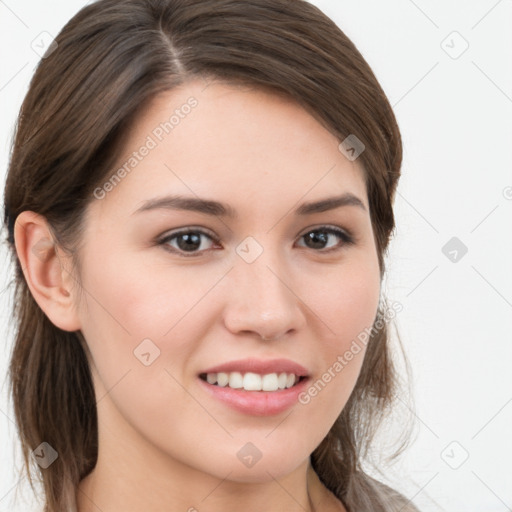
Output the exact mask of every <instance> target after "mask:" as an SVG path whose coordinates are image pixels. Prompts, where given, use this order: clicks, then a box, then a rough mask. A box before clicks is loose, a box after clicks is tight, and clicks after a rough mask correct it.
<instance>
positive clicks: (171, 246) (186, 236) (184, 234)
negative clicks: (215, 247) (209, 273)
mask: <svg viewBox="0 0 512 512" xmlns="http://www.w3.org/2000/svg"><path fill="white" fill-rule="evenodd" d="M204 238H207V239H209V240H212V241H213V242H218V240H217V239H215V238H214V237H212V236H211V235H209V234H208V233H206V232H204V231H201V230H198V229H196V230H191V229H188V230H183V231H178V232H176V233H172V234H169V235H167V236H165V237H164V238H162V239H160V241H159V242H158V243H159V244H160V245H163V246H164V247H165V248H166V249H167V250H169V251H171V252H174V253H178V254H180V253H181V254H180V255H181V256H196V255H200V254H201V253H202V252H204V251H206V250H208V247H206V248H205V247H204V245H205V243H204V242H203V240H204ZM206 245H207V243H206ZM199 249H201V250H199ZM186 253H188V254H186Z"/></svg>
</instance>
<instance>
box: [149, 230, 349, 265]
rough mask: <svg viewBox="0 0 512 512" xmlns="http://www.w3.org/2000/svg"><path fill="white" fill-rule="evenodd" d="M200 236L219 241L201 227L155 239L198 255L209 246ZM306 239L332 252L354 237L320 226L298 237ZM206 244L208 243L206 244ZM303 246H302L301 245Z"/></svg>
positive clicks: (316, 247)
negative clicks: (330, 242) (333, 240)
mask: <svg viewBox="0 0 512 512" xmlns="http://www.w3.org/2000/svg"><path fill="white" fill-rule="evenodd" d="M202 237H204V238H206V239H208V240H210V241H213V242H214V243H217V244H218V243H219V242H220V240H219V239H218V238H217V237H215V236H214V235H211V234H209V233H207V232H205V231H203V230H201V229H193V228H187V229H184V230H181V231H177V232H175V233H170V234H168V235H166V236H164V237H162V238H160V239H159V240H158V241H157V244H158V245H162V246H164V248H165V249H166V250H167V251H170V252H172V253H175V254H178V255H180V256H183V257H195V256H200V255H201V254H202V253H203V252H204V251H208V250H209V249H211V247H205V246H204V244H203V240H202ZM330 238H331V239H335V238H338V240H341V242H340V241H338V243H335V245H334V246H332V244H331V246H329V239H330ZM299 239H304V240H305V241H306V248H309V249H314V250H315V251H316V252H322V253H325V252H332V251H336V250H341V249H342V248H343V247H344V246H346V245H351V244H354V238H353V236H352V235H351V234H349V233H348V232H346V231H343V230H341V229H339V228H335V227H331V226H321V227H319V228H315V229H312V230H309V231H308V232H307V233H305V234H304V235H302V236H301V237H299ZM206 245H207V246H208V244H206ZM302 247H304V246H302Z"/></svg>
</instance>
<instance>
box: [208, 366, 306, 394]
mask: <svg viewBox="0 0 512 512" xmlns="http://www.w3.org/2000/svg"><path fill="white" fill-rule="evenodd" d="M199 378H200V379H201V380H203V381H204V382H207V383H208V384H211V385H213V386H217V387H221V388H231V389H238V390H240V391H264V392H278V391H283V390H285V389H290V388H293V387H295V386H297V385H298V384H299V383H301V382H302V381H304V380H306V379H307V377H306V376H303V375H302V376H301V375H296V374H294V373H286V372H281V373H265V374H259V373H254V372H245V373H243V372H237V371H234V372H216V373H215V372H212V373H201V374H199Z"/></svg>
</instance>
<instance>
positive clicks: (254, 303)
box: [224, 250, 306, 341]
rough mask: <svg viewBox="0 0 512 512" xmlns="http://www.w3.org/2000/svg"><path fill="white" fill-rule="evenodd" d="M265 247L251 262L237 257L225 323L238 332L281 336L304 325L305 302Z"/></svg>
mask: <svg viewBox="0 0 512 512" xmlns="http://www.w3.org/2000/svg"><path fill="white" fill-rule="evenodd" d="M269 253H270V250H266V251H264V252H263V254H261V255H260V256H259V258H257V259H256V260H255V261H253V262H252V263H247V262H246V261H244V260H243V259H241V258H237V261H236V262H235V268H233V269H232V271H231V272H230V273H229V274H228V275H229V276H230V283H229V284H228V287H229V288H228V289H229V292H228V293H229V297H228V299H227V301H226V303H225V309H224V323H225V326H226V328H227V329H228V330H229V331H231V332H232V333H234V334H237V335H240V334H242V335H244V334H245V335H253V336H256V337H258V338H261V339H264V340H267V341H268V340H275V339H280V338H282V337H283V336H285V335H286V334H291V333H292V332H296V331H299V330H300V329H301V328H302V327H303V325H304V324H305V321H306V320H305V316H304V312H303V308H304V303H303V301H302V300H301V299H300V297H299V296H298V295H297V293H296V292H294V283H293V279H292V278H291V277H290V276H291V275H292V274H291V273H290V272H286V271H285V266H284V265H282V264H279V263H278V262H277V260H276V258H273V257H270V255H269Z"/></svg>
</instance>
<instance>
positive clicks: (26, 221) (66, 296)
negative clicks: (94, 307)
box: [14, 210, 81, 331]
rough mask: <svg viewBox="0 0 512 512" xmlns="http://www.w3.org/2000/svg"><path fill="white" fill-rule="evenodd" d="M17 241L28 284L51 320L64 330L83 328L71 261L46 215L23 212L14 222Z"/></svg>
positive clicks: (19, 257)
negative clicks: (58, 241)
mask: <svg viewBox="0 0 512 512" xmlns="http://www.w3.org/2000/svg"><path fill="white" fill-rule="evenodd" d="M14 243H15V246H16V252H17V254H18V259H19V260H20V263H21V268H22V269H23V274H24V276H25V280H26V281H27V285H28V287H29V289H30V292H31V293H32V296H33V297H34V300H35V301H36V302H37V304H38V305H39V307H40V308H41V309H42V310H43V312H44V313H45V314H46V316H47V317H48V318H49V319H50V321H51V322H52V323H53V324H54V325H56V326H57V327H59V328H60V329H62V330H64V331H77V330H79V329H80V328H81V325H80V321H79V317H78V314H77V312H76V310H75V304H74V299H73V294H72V293H71V291H72V288H73V287H74V286H76V281H75V278H74V277H73V275H72V274H71V263H70V261H71V260H70V259H69V258H68V257H65V256H64V252H63V251H62V250H61V249H59V247H58V245H57V244H56V243H55V241H54V239H53V236H52V233H51V231H50V229H49V227H48V223H47V221H46V218H45V217H43V216H42V215H39V214H37V213H35V212H32V211H28V210H27V211H24V212H21V213H20V214H19V215H18V217H17V218H16V223H15V225H14Z"/></svg>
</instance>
